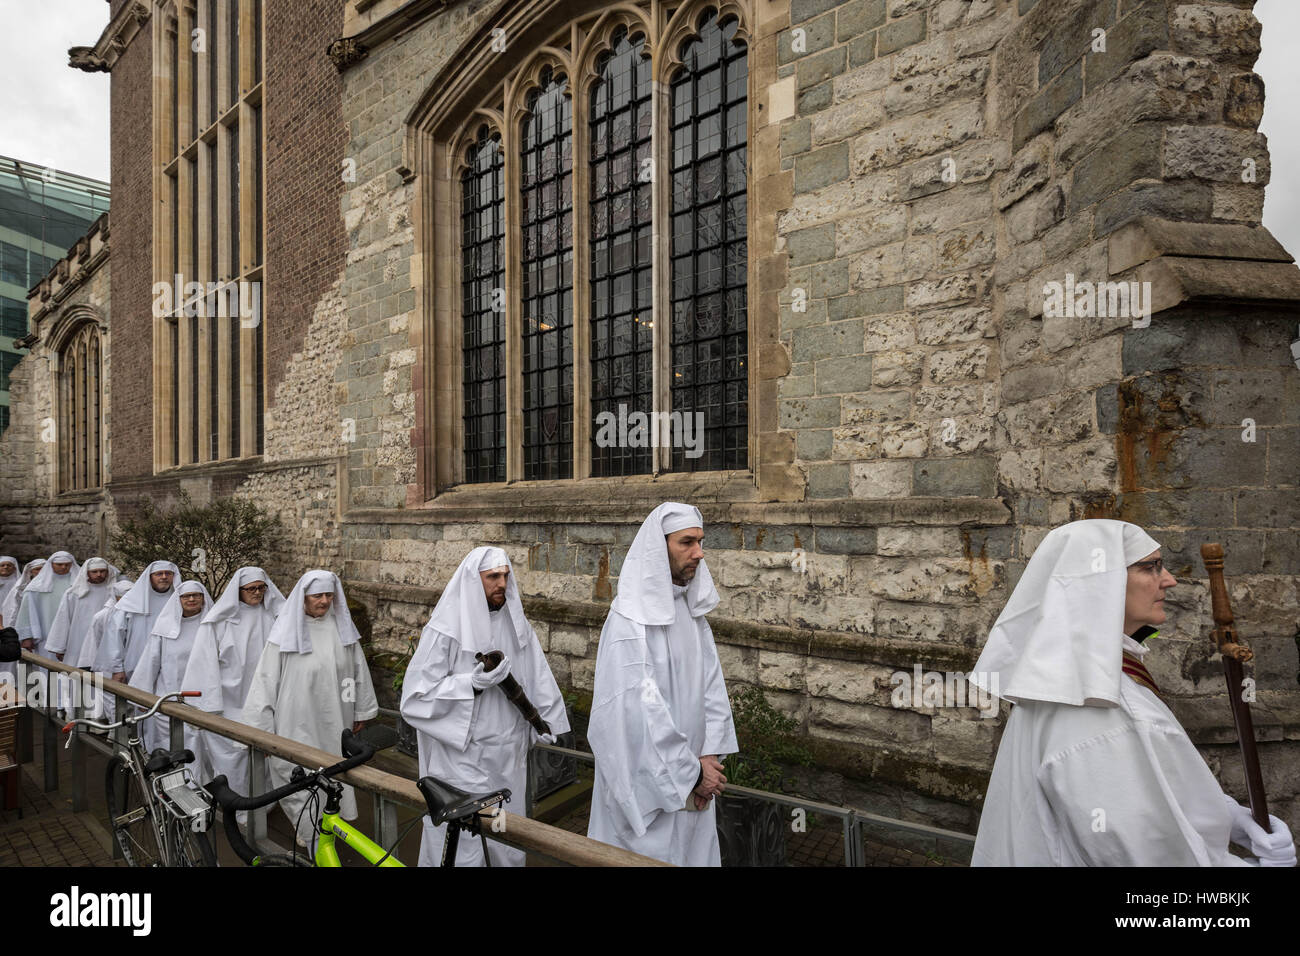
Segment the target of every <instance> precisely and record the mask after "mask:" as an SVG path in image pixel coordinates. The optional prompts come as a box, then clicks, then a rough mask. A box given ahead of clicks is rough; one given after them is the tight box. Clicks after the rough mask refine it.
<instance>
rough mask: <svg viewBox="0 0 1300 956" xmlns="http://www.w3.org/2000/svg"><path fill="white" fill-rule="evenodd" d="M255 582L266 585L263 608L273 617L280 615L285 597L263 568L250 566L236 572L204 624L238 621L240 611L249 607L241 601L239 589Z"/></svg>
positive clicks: (204, 619)
mask: <svg viewBox="0 0 1300 956" xmlns="http://www.w3.org/2000/svg"><path fill="white" fill-rule="evenodd" d="M254 581H264V582H265V583H266V594H265V595H264V596H263V598H262V605H261V606H262V607H264V608H266V609H267V610H268V611H270V612H271V615H272V616H275V615H277V614H279V613H280V608H281V607H283V606H284V595H283V594H281V593H280V589H279V588H277V587H276V586H275V582H274V581H272V580H271V576H270V575H269V574H267V573H266V572H265V571H263V570H262V569H261V568H255V567H252V566H251V565H250V566H249V567H245V568H240V569H239V570H238V571H236V572H235V575H234V577H232V578H231V579H230V582H229V583H228V584H227V585H226V589H225V590H224V591H222V592H221V597H219V598H217V601H216V603H215V604H213V605H212V610H211V611H209V612H208V613H207V616H206V617H204V618H203V623H204V624H216V623H218V622H219V621H230V620H238V618H239V612H240V610H241V609H242V608H245V607H248V605H247V604H245V603H244V602H242V601H241V600H239V589H240V588H241V587H243V586H244V585H246V584H252V583H253V582H254Z"/></svg>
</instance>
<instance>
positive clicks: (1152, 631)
mask: <svg viewBox="0 0 1300 956" xmlns="http://www.w3.org/2000/svg"><path fill="white" fill-rule="evenodd" d="M1159 633H1160V632H1159V631H1158V630H1156V628H1154V627H1152V626H1151V625H1150V624H1143V625H1142V626H1141V627H1139V628H1138V629H1137V630H1136V631H1134V632H1133V633H1132V634H1130V635H1129V637H1131V638H1133V640H1135V641H1137V642H1138V643H1139V644H1141V643H1142V642H1143V641H1145V640H1146V639H1147V638H1148V637H1155V636H1156V635H1157V634H1159Z"/></svg>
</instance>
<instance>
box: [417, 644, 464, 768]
mask: <svg viewBox="0 0 1300 956" xmlns="http://www.w3.org/2000/svg"><path fill="white" fill-rule="evenodd" d="M459 652H460V644H459V643H458V642H457V641H455V640H454V639H452V638H451V637H449V636H447V635H446V634H439V633H438V632H436V631H433V630H428V631H426V632H425V633H424V634H423V635H422V636H421V637H420V645H419V647H417V648H416V650H415V656H413V657H412V658H411V663H410V664H409V665H407V668H406V678H405V679H404V680H403V681H402V705H401V712H402V717H403V719H404V720H405V721H406V722H407V723H408V724H410V725H411V726H412V727H414V728H415V729H416V730H417V731H419V732H420V733H422V734H428V735H429V736H430V737H432V738H433V739H434V740H437V741H439V742H441V743H444V744H446V745H447V746H449V747H454V748H456V749H457V750H464V749H465V748H466V747H468V746H469V731H470V725H471V723H472V722H473V717H474V685H473V683H471V680H470V674H471V672H470V671H468V670H462V671H457V670H455V666H456V661H457V660H458V659H459V657H460V653H459Z"/></svg>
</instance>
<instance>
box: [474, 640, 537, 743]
mask: <svg viewBox="0 0 1300 956" xmlns="http://www.w3.org/2000/svg"><path fill="white" fill-rule="evenodd" d="M504 658H505V655H504V654H503V653H501V652H500V651H488V652H487V653H486V654H475V655H474V660H476V661H479V662H481V663H482V664H483V671H484V672H485V673H486V672H487V671H494V670H496V669H497V665H498V664H500V663H501V661H502V660H503V659H504ZM498 686H500V688H501V692H502V693H504V694H505V695H506V698H507V699H508V700H509V701H510V703H512V704H514V705H515V707H516V708H518V710H519V713H521V714H523V715H524V720H526V721H528V722H529V723H530V724H532V725H533V729H534V730H536V731H537V732H538V733H539V734H549V733H550V732H551V725H550V724H548V723H547V722H546V720H545V718H543V717H542V715H541V714H539V713H538V712H537V708H536V707H534V706H533V702H532V701H531V700H529V699H528V695H527V694H525V693H524V689H523V688H522V687H520V686H519V682H518V681H517V680H515V678H514V676H513V675H512V674H507V675H506V676H505V677H503V678H501V683H500V685H498Z"/></svg>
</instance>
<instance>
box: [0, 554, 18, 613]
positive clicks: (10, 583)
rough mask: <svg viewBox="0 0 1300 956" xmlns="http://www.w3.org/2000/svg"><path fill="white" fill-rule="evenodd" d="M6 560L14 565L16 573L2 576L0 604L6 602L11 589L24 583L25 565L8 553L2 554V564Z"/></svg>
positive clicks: (0, 558)
mask: <svg viewBox="0 0 1300 956" xmlns="http://www.w3.org/2000/svg"><path fill="white" fill-rule="evenodd" d="M6 561H8V562H9V563H10V564H12V565H13V566H14V573H13V574H11V575H9V577H7V578H0V605H3V604H4V600H5V598H7V597H8V596H9V592H10V591H12V590H13V589H14V588H16V587H18V585H20V584H22V583H23V572H22V567H23V566H22V565H21V564H19V563H18V559H17V558H14V557H10V556H9V555H7V554H0V564H4V563H5V562H6Z"/></svg>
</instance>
